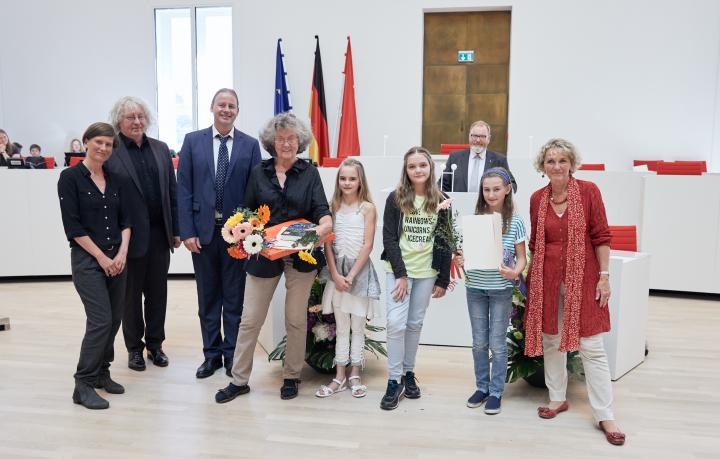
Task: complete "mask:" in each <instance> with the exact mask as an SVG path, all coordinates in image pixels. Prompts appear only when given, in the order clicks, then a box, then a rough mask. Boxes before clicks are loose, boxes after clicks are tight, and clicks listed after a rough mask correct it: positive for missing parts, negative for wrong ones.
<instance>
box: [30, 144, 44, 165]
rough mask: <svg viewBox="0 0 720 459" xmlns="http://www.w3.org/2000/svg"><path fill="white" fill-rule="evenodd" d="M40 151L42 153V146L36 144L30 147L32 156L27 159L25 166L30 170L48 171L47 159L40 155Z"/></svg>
mask: <svg viewBox="0 0 720 459" xmlns="http://www.w3.org/2000/svg"><path fill="white" fill-rule="evenodd" d="M40 151H42V148H40V145H38V144H36V143H34V144H32V145H30V156H29V157H28V158H27V159H25V164H26V165H27V167H28V169H46V168H47V166H46V165H45V158H43V157H42V155H40Z"/></svg>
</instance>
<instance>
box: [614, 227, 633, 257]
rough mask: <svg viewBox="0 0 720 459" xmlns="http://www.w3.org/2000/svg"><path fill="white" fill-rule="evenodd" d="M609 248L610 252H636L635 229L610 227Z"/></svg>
mask: <svg viewBox="0 0 720 459" xmlns="http://www.w3.org/2000/svg"><path fill="white" fill-rule="evenodd" d="M610 234H611V235H612V240H611V241H610V248H611V249H612V250H625V251H628V252H637V228H636V227H635V226H611V227H610Z"/></svg>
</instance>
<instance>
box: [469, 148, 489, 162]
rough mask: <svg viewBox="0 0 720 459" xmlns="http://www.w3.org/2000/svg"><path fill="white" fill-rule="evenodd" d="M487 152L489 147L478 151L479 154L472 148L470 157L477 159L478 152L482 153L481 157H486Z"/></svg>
mask: <svg viewBox="0 0 720 459" xmlns="http://www.w3.org/2000/svg"><path fill="white" fill-rule="evenodd" d="M486 152H487V148H483V149H482V150H481V151H480V153H477V154H476V153H475V152H473V151H472V150H470V159H476V158H477V155H478V154H479V155H480V158H479V159H485V153H486Z"/></svg>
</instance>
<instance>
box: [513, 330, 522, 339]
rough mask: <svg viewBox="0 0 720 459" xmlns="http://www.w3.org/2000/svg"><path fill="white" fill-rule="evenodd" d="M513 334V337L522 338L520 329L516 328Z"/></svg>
mask: <svg viewBox="0 0 720 459" xmlns="http://www.w3.org/2000/svg"><path fill="white" fill-rule="evenodd" d="M513 336H514V337H515V339H523V334H522V332H521V331H520V330H517V331H516V332H515V333H513Z"/></svg>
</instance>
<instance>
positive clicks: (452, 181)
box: [450, 164, 457, 193]
mask: <svg viewBox="0 0 720 459" xmlns="http://www.w3.org/2000/svg"><path fill="white" fill-rule="evenodd" d="M455 169H457V164H451V165H450V171H451V172H450V174H452V175H451V176H450V192H451V193H452V192H453V191H455Z"/></svg>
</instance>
